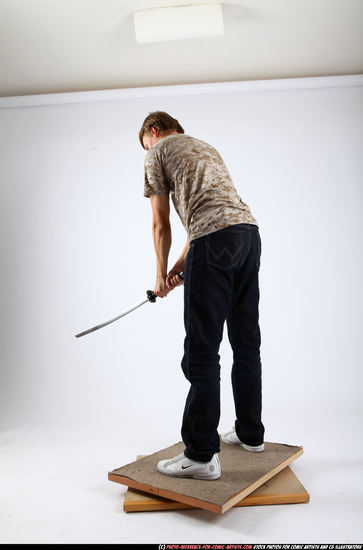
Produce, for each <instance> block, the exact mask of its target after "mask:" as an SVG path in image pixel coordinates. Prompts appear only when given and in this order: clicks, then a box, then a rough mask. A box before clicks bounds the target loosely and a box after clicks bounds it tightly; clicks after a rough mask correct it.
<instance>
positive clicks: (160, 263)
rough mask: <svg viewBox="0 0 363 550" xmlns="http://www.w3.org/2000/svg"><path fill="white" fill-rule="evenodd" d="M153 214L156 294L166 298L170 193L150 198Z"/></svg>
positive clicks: (169, 233)
mask: <svg viewBox="0 0 363 550" xmlns="http://www.w3.org/2000/svg"><path fill="white" fill-rule="evenodd" d="M150 202H151V208H152V212H153V221H152V234H153V240H154V247H155V253H156V281H155V288H154V294H156V295H157V296H159V297H160V298H164V297H165V296H167V294H168V293H169V289H168V287H167V285H166V276H167V272H168V257H169V251H170V247H171V241H172V238H171V226H170V205H169V193H161V194H158V195H151V196H150Z"/></svg>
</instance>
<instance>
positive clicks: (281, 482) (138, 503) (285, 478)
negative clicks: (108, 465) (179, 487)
mask: <svg viewBox="0 0 363 550" xmlns="http://www.w3.org/2000/svg"><path fill="white" fill-rule="evenodd" d="M144 456H145V455H140V456H138V457H137V460H139V459H140V458H144ZM309 500H310V496H309V493H308V492H307V491H306V489H305V487H304V486H303V485H302V484H301V482H300V481H299V479H298V478H297V476H296V475H295V474H294V472H293V471H292V470H291V468H290V466H287V467H286V468H284V469H283V470H282V471H281V472H279V473H278V474H276V475H275V476H274V477H272V478H271V479H270V480H269V481H266V483H264V484H263V485H261V487H259V488H258V489H256V490H255V491H253V493H250V494H249V495H247V496H246V497H245V498H244V499H242V500H240V501H239V502H237V504H235V507H237V506H238V507H240V506H263V505H269V504H296V503H302V502H309ZM188 508H190V509H195V506H191V505H190V504H184V503H183V502H176V501H173V500H169V499H167V498H162V497H160V496H153V495H150V494H148V493H144V492H142V491H138V490H137V489H130V487H129V488H128V489H127V493H126V496H125V500H124V505H123V509H124V511H125V512H156V511H162V510H185V509H188Z"/></svg>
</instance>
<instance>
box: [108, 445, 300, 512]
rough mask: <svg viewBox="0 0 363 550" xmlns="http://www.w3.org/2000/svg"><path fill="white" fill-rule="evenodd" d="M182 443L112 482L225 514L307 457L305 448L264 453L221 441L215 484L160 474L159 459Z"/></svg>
mask: <svg viewBox="0 0 363 550" xmlns="http://www.w3.org/2000/svg"><path fill="white" fill-rule="evenodd" d="M184 448H185V446H184V443H183V442H179V443H176V444H175V445H171V446H170V447H167V448H165V449H162V450H161V451H157V452H156V453H153V454H151V455H148V456H145V457H144V458H141V459H140V460H136V461H135V462H131V463H130V464H127V465H125V466H122V467H120V468H116V469H115V470H112V471H111V472H109V473H108V479H109V480H110V481H115V482H116V483H121V484H123V485H127V486H128V487H131V488H133V489H137V490H139V491H143V492H146V493H150V494H152V495H155V496H158V497H163V498H167V499H170V500H173V501H176V502H181V503H183V504H188V505H190V506H193V507H196V508H203V509H205V510H210V511H212V512H215V513H217V514H223V513H225V512H226V511H227V510H229V509H230V508H232V507H233V506H235V505H236V504H237V503H238V502H240V501H241V500H242V499H244V498H245V497H246V496H247V495H249V494H251V493H253V491H255V490H256V489H258V487H260V486H261V485H263V484H264V483H266V482H267V481H268V480H270V479H271V478H272V477H274V476H275V475H276V474H278V473H279V472H281V471H282V470H283V469H284V468H286V467H287V466H288V465H289V464H291V463H292V462H293V461H294V460H296V459H297V458H298V457H299V456H301V455H302V454H303V447H302V446H297V445H287V444H283V443H271V442H267V441H266V442H265V450H264V451H263V452H262V453H252V452H250V451H246V450H245V449H244V448H243V447H241V446H236V445H227V444H226V443H224V442H223V441H221V448H220V449H221V450H220V453H219V459H220V461H221V468H222V475H221V477H220V478H219V479H216V480H213V481H206V480H199V479H190V478H176V477H173V476H166V475H164V474H161V473H159V472H158V471H157V469H156V465H157V462H158V461H159V460H163V459H167V458H172V457H174V456H176V455H178V454H180V453H182V452H183V451H184Z"/></svg>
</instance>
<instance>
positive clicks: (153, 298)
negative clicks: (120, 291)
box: [146, 290, 157, 302]
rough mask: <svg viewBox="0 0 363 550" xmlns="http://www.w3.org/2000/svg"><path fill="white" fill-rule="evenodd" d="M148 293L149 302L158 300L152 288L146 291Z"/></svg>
mask: <svg viewBox="0 0 363 550" xmlns="http://www.w3.org/2000/svg"><path fill="white" fill-rule="evenodd" d="M146 294H147V299H148V300H149V302H156V298H157V296H156V294H154V293H153V291H152V290H147V291H146Z"/></svg>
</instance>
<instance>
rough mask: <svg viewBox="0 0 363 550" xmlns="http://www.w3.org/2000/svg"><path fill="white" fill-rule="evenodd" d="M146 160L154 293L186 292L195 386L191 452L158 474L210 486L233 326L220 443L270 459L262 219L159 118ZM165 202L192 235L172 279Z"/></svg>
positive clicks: (147, 134) (206, 151)
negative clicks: (230, 400)
mask: <svg viewBox="0 0 363 550" xmlns="http://www.w3.org/2000/svg"><path fill="white" fill-rule="evenodd" d="M139 139H140V142H141V145H142V146H143V148H144V149H146V150H147V154H146V156H145V183H144V196H145V197H150V201H151V207H152V212H153V225H152V233H153V241H154V247H155V252H156V282H155V288H154V293H155V294H156V295H157V296H159V297H161V298H164V297H165V296H167V295H168V293H169V292H170V291H171V290H173V289H174V288H175V287H176V286H178V285H180V284H183V281H182V280H180V278H179V276H178V273H179V272H181V271H184V325H185V331H186V336H185V340H184V355H183V358H182V361H181V366H182V369H183V372H184V375H185V377H186V378H187V380H188V381H189V382H190V384H191V386H190V390H189V393H188V396H187V399H186V404H185V410H184V415H183V421H182V428H181V434H182V439H183V442H184V444H185V450H184V452H183V453H182V454H181V455H178V456H176V457H173V458H170V459H168V460H161V461H160V462H159V463H158V465H157V468H158V470H159V472H161V473H163V474H166V475H171V476H176V477H192V478H196V479H205V480H213V479H218V478H219V477H220V475H221V467H220V461H219V458H218V452H219V451H220V444H219V443H220V441H219V435H218V432H217V428H218V423H219V418H220V365H219V358H220V356H219V354H218V351H219V346H220V342H221V340H222V336H223V326H224V322H225V321H227V328H228V338H229V341H230V344H231V346H232V349H233V366H232V387H233V396H234V403H235V411H236V421H235V424H234V427H233V429H232V431H230V432H227V433H225V434H222V435H221V439H222V440H223V441H224V442H226V443H229V444H233V445H241V446H242V447H243V448H244V449H245V450H247V451H252V452H260V451H263V450H264V443H263V436H264V431H265V429H264V425H263V424H262V421H261V409H262V406H261V386H262V384H261V360H260V344H261V336H260V328H259V322H258V319H259V312H258V302H259V285H258V274H259V268H260V256H261V239H260V234H259V228H258V224H257V221H256V219H255V218H254V217H253V216H252V214H251V211H250V209H249V207H248V206H247V204H246V203H244V202H243V201H242V199H241V197H240V196H239V195H238V193H237V189H236V188H235V186H234V183H233V182H232V179H231V176H230V174H229V172H228V170H227V168H226V166H225V164H224V162H223V159H222V158H221V156H220V154H219V153H218V152H217V151H216V149H215V148H214V147H212V146H211V145H209V144H208V143H206V142H204V141H201V140H198V139H196V138H194V137H192V136H189V135H186V134H185V133H184V130H183V128H182V127H181V126H180V124H179V122H178V121H177V120H176V119H174V118H173V117H171V116H170V115H169V114H168V113H165V112H163V111H155V112H153V113H150V114H149V116H147V117H146V119H145V120H144V122H143V125H142V127H141V130H140V132H139ZM169 195H170V196H171V198H172V201H173V203H174V207H175V209H176V211H177V213H178V215H179V217H180V219H181V221H182V223H183V225H184V227H185V229H186V231H187V237H188V238H187V243H186V245H185V247H184V250H183V252H182V253H181V255H180V257H179V259H178V260H177V262H176V263H175V265H174V266H173V267H172V269H171V270H170V271H169V272H168V269H167V264H168V255H169V250H170V246H171V228H170V221H169V212H170V210H169Z"/></svg>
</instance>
